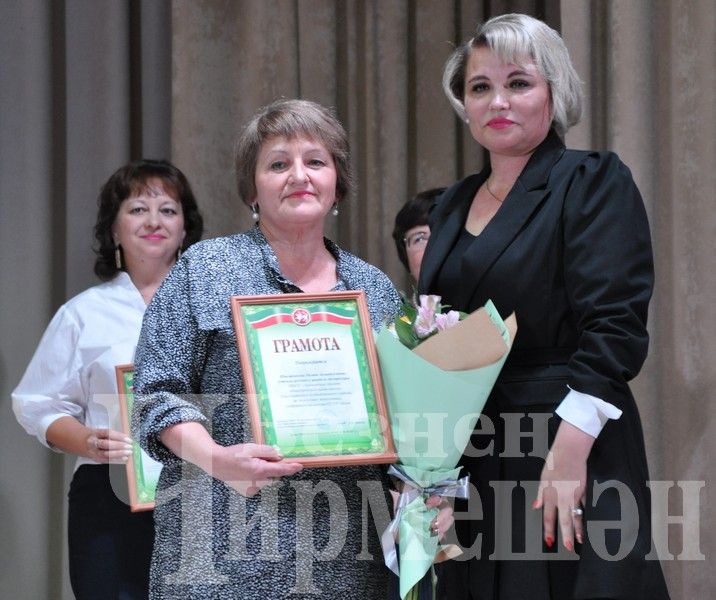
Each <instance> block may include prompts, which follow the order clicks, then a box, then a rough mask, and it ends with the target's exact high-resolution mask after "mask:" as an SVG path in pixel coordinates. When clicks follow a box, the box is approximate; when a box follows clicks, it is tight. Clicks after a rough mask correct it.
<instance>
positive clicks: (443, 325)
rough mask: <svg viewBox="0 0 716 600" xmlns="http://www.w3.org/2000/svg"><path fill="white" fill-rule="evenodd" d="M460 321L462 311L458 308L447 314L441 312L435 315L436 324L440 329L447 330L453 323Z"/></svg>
mask: <svg viewBox="0 0 716 600" xmlns="http://www.w3.org/2000/svg"><path fill="white" fill-rule="evenodd" d="M459 321H460V313H459V312H457V311H456V310H451V311H449V312H447V313H446V314H444V315H443V314H439V315H437V316H436V317H435V326H436V327H437V330H438V331H445V330H446V329H450V328H451V327H452V326H453V325H457V324H458V322H459Z"/></svg>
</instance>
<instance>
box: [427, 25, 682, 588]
mask: <svg viewBox="0 0 716 600" xmlns="http://www.w3.org/2000/svg"><path fill="white" fill-rule="evenodd" d="M443 83H444V86H445V90H446V93H447V95H448V98H449V99H450V100H451V102H452V104H453V106H454V107H455V109H456V110H457V112H458V114H460V116H461V117H462V118H463V119H464V120H465V122H466V123H468V125H469V127H470V132H471V133H472V135H473V137H474V138H475V140H476V141H477V142H478V143H479V144H481V145H482V146H484V147H485V148H486V149H487V150H488V151H489V155H490V161H489V165H488V166H487V167H486V168H485V169H484V170H483V171H482V172H480V173H478V174H476V175H471V176H469V177H467V178H466V179H464V180H462V181H460V182H458V183H456V184H455V185H453V186H452V187H451V188H449V189H448V190H447V191H446V192H445V193H444V194H443V195H442V196H441V198H440V199H439V200H438V202H437V204H436V206H435V209H434V210H433V212H432V215H431V220H430V227H431V237H430V241H429V243H428V247H427V250H426V253H425V258H424V260H423V266H422V271H421V275H420V284H419V289H420V292H421V293H432V294H439V295H441V296H442V299H443V300H442V301H443V304H447V305H450V307H451V308H453V309H458V310H463V311H474V310H475V309H477V308H479V307H480V306H482V305H483V304H484V303H485V302H486V301H487V300H488V299H491V300H492V301H493V302H494V303H495V305H496V306H497V308H498V309H499V311H500V313H501V314H502V315H503V316H507V315H509V314H510V313H512V312H515V313H516V316H517V323H518V333H517V336H516V338H515V341H514V345H513V350H512V352H511V354H510V356H509V358H508V360H507V363H506V364H505V367H504V369H503V372H502V374H501V375H500V378H499V380H498V382H497V384H496V386H495V388H494V390H493V392H492V394H491V396H490V398H489V400H488V402H487V404H486V406H485V409H484V414H483V418H482V419H481V421H480V424H479V425H478V428H477V429H476V431H475V434H474V436H473V440H472V444H471V447H470V448H468V450H467V451H466V453H465V456H464V457H463V466H464V467H465V468H466V469H467V470H468V472H469V474H470V478H471V482H472V484H473V485H474V486H475V489H474V490H473V493H472V497H471V499H470V501H469V503H468V504H469V506H468V507H463V509H465V510H467V511H468V513H469V518H468V519H466V520H463V521H459V522H458V524H457V530H458V531H457V533H458V538H459V541H460V542H461V544H462V545H463V547H464V549H465V553H464V555H463V556H462V557H461V558H460V559H457V560H454V561H451V562H450V563H447V564H446V569H447V570H448V573H446V576H443V577H442V578H441V584H440V585H441V586H442V587H443V588H444V589H443V590H442V595H443V596H444V597H447V598H450V599H451V600H459V599H461V598H479V599H483V598H484V599H488V598H489V599H490V600H493V599H501V600H502V599H530V600H538V599H548V598H549V599H562V598H564V599H571V598H579V599H587V598H590V599H596V598H628V599H630V600H637V599H640V598H643V599H647V598H648V599H649V600H656V599H663V598H668V592H667V589H666V585H665V582H664V578H663V575H662V573H661V568H660V565H659V562H658V560H653V559H651V558H647V555H648V554H649V551H650V548H651V535H650V530H651V523H650V506H649V504H650V501H649V495H648V493H647V492H648V488H647V481H648V479H649V476H648V472H647V464H646V456H645V451H644V441H643V434H642V428H641V423H640V420H639V415H638V412H637V407H636V404H635V402H634V398H633V396H632V394H631V392H630V391H629V387H628V385H627V382H628V381H629V380H631V379H632V378H633V377H634V376H636V374H637V373H638V371H639V369H640V367H641V365H642V363H643V361H644V359H645V357H646V352H647V346H648V334H647V331H646V317H647V307H648V303H649V299H650V297H651V292H652V286H653V264H652V252H651V242H650V236H649V226H648V223H647V218H646V213H645V210H644V206H643V203H642V200H641V197H640V195H639V191H638V190H637V188H636V185H635V184H634V181H633V179H632V177H631V174H630V172H629V169H628V168H627V167H626V166H625V165H624V164H623V163H622V162H621V161H620V160H619V158H618V157H617V156H616V155H615V154H613V153H610V152H586V151H573V150H566V149H565V147H564V144H563V142H562V139H561V138H562V136H563V135H564V133H565V132H566V131H567V129H568V128H569V127H570V126H572V125H574V124H575V123H576V122H577V121H578V120H579V118H580V116H581V101H582V97H581V88H580V83H579V79H578V77H577V75H576V73H575V72H574V69H573V68H572V65H571V62H570V59H569V55H568V53H567V50H566V48H565V46H564V43H563V42H562V40H561V38H560V37H559V35H558V34H557V33H556V32H555V31H554V30H552V29H550V28H549V27H547V26H546V25H545V24H544V23H542V22H541V21H538V20H536V19H533V18H531V17H528V16H525V15H502V16H500V17H496V18H494V19H491V20H490V21H488V22H487V23H485V24H484V25H482V26H481V27H479V28H478V30H477V33H476V36H475V37H474V38H473V39H472V40H470V41H469V42H467V43H466V44H463V45H462V46H460V47H459V48H458V49H457V50H456V51H455V53H454V54H453V55H452V57H451V58H450V59H449V61H448V63H447V64H446V68H445V75H444V78H443ZM545 458H546V459H547V460H545ZM456 516H457V514H456Z"/></svg>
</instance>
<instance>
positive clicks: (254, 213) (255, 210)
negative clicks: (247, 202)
mask: <svg viewBox="0 0 716 600" xmlns="http://www.w3.org/2000/svg"><path fill="white" fill-rule="evenodd" d="M251 218H252V219H253V220H254V221H255V222H256V223H258V222H259V205H258V204H257V203H256V202H254V203H253V204H252V205H251Z"/></svg>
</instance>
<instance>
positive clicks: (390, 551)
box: [380, 466, 470, 597]
mask: <svg viewBox="0 0 716 600" xmlns="http://www.w3.org/2000/svg"><path fill="white" fill-rule="evenodd" d="M411 471H413V473H412V474H411V473H410V472H411ZM414 471H420V470H418V469H411V468H410V467H406V466H397V467H396V466H391V467H389V469H388V475H392V476H394V477H396V478H397V479H400V480H401V481H402V482H404V483H405V489H404V491H403V492H402V493H401V494H400V496H399V497H398V501H397V503H396V508H395V517H393V520H392V521H391V522H390V523H389V524H388V527H387V528H386V530H385V531H384V532H383V534H382V535H381V539H380V542H381V545H382V547H383V556H384V557H385V564H386V566H387V567H388V568H389V569H390V570H391V571H393V573H395V574H396V575H398V576H400V570H401V568H400V565H401V564H402V565H403V566H404V567H407V569H406V568H404V569H403V577H401V580H400V588H401V597H403V595H404V594H403V593H402V592H403V590H404V589H406V590H409V589H410V588H411V587H412V586H413V585H415V583H417V582H418V581H420V579H421V578H422V577H423V575H424V574H425V573H426V572H427V570H428V569H429V568H430V566H431V565H432V564H433V561H434V559H435V555H436V554H437V550H438V537H437V536H435V535H432V534H431V532H430V526H429V523H430V520H431V519H432V516H433V514H435V513H436V512H437V509H428V507H427V506H426V505H425V500H424V498H427V497H430V496H443V497H451V498H463V499H465V498H468V496H469V493H470V491H469V477H468V476H465V477H461V478H459V479H458V478H456V477H455V475H456V474H457V473H459V471H460V468H459V467H458V468H457V469H453V470H452V471H446V472H445V475H447V478H446V479H443V480H441V481H438V482H437V483H434V484H430V485H421V483H420V482H419V481H417V479H418V476H417V473H415V472H414ZM431 475H433V476H435V472H432V473H431ZM398 533H400V559H399V558H398V551H397V550H396V545H395V540H396V537H397V536H398ZM406 570H407V571H409V572H405V571H406Z"/></svg>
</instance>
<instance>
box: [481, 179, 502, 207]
mask: <svg viewBox="0 0 716 600" xmlns="http://www.w3.org/2000/svg"><path fill="white" fill-rule="evenodd" d="M485 187H486V188H487V193H488V194H490V196H492V197H493V198H494V199H495V200H497V201H498V202H500V203H502V201H503V200H504V198H503V199H502V200H500V199H499V198H498V197H497V196H495V194H494V192H493V191H492V190H491V189H490V178H489V177H488V178H487V179H485Z"/></svg>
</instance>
